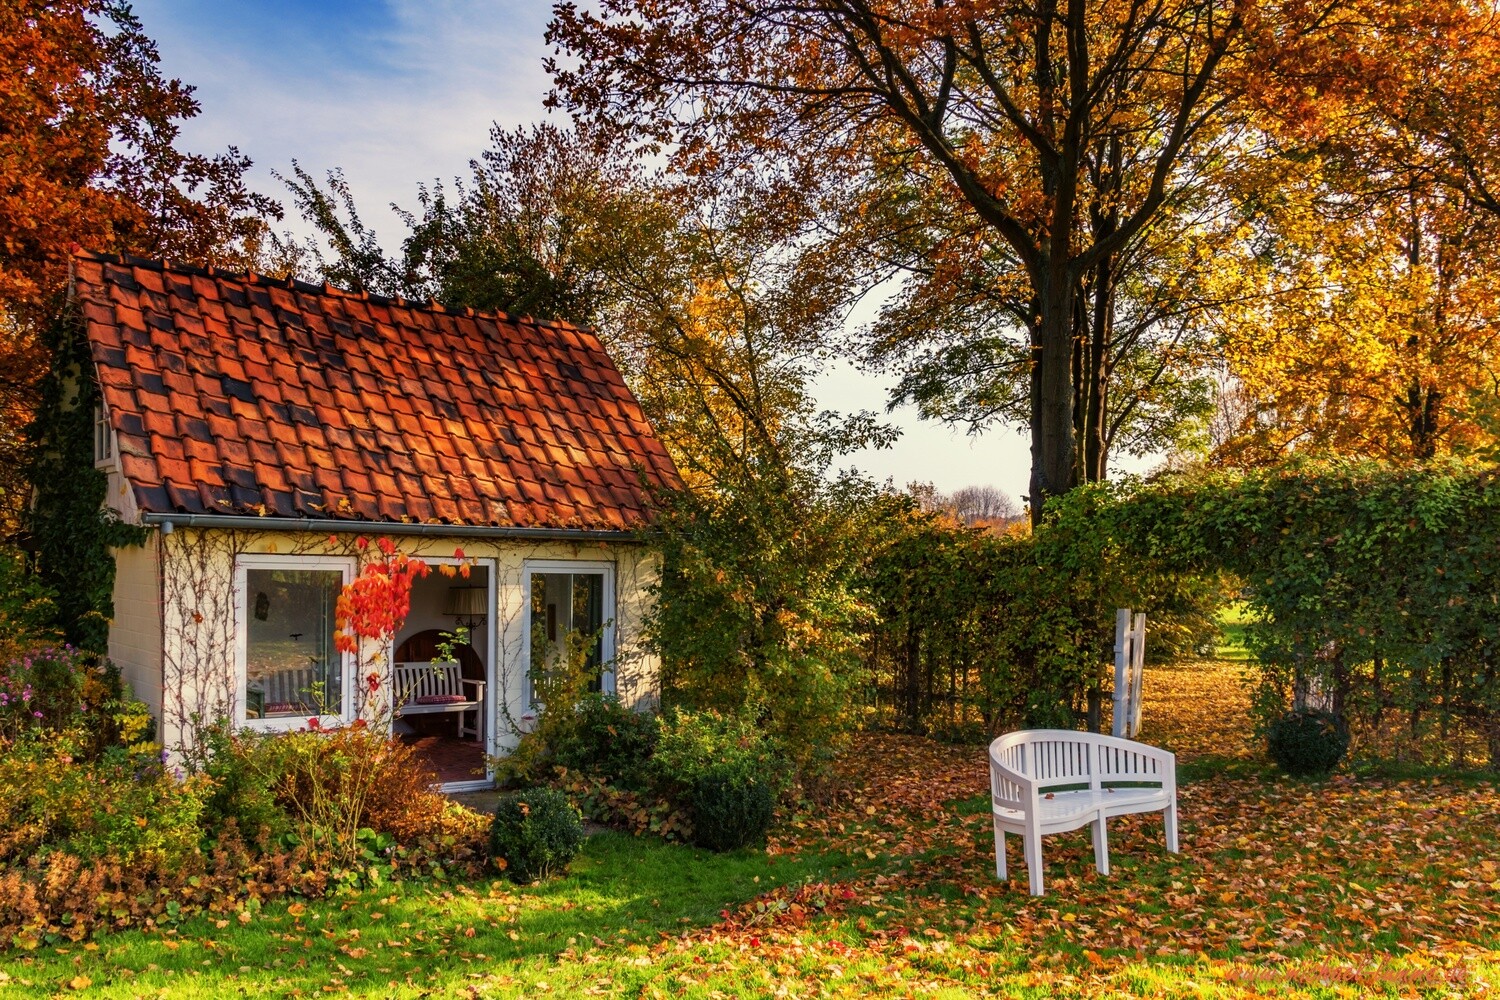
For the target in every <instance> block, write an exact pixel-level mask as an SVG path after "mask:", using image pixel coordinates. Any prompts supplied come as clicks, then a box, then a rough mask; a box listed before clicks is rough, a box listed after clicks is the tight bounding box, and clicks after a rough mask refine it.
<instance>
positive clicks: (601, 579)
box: [527, 563, 614, 701]
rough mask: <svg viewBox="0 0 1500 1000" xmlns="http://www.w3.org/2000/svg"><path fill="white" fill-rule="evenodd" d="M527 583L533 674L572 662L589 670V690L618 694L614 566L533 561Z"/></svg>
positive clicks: (574, 665)
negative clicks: (613, 668)
mask: <svg viewBox="0 0 1500 1000" xmlns="http://www.w3.org/2000/svg"><path fill="white" fill-rule="evenodd" d="M527 585H528V588H527V589H528V590H529V591H530V603H529V606H528V611H529V612H530V616H531V620H530V627H529V628H528V630H527V634H528V637H529V638H530V645H531V663H530V667H531V676H532V678H533V679H535V678H536V677H539V676H542V675H543V674H544V673H551V672H553V671H556V670H559V669H562V668H564V667H565V666H568V665H571V666H572V667H573V668H575V669H580V670H583V671H585V672H587V673H588V674H589V681H588V687H589V690H591V691H604V692H606V693H613V691H614V674H613V672H612V671H611V670H610V669H609V666H610V661H611V660H612V659H613V657H614V635H613V617H614V614H613V604H614V569H613V567H611V566H608V565H602V564H594V563H581V564H578V565H576V566H574V565H571V564H568V563H533V564H528V567H527ZM528 700H531V701H534V700H535V694H534V692H530V697H529V699H528Z"/></svg>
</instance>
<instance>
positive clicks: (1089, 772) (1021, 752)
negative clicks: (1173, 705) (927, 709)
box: [990, 729, 1176, 804]
mask: <svg viewBox="0 0 1500 1000" xmlns="http://www.w3.org/2000/svg"><path fill="white" fill-rule="evenodd" d="M990 755H991V757H992V758H993V759H994V760H995V761H996V762H998V763H999V764H1001V765H1002V766H1004V767H1006V768H1009V769H1010V770H1011V771H1014V772H1015V773H1016V774H1018V775H1020V776H1022V777H1024V778H1027V779H1029V780H1030V781H1031V782H1032V783H1033V784H1032V788H1033V789H1036V790H1040V791H1046V790H1047V789H1048V788H1059V787H1065V786H1079V785H1086V786H1088V787H1089V788H1091V789H1094V790H1096V791H1097V790H1098V789H1100V788H1102V787H1104V786H1106V785H1111V784H1118V783H1121V782H1130V783H1132V784H1156V785H1163V786H1172V787H1175V784H1176V782H1175V779H1174V776H1173V768H1172V767H1171V766H1170V764H1169V762H1170V761H1171V756H1170V755H1169V754H1166V753H1165V752H1164V751H1161V750H1158V749H1157V748H1155V747H1151V746H1147V745H1145V744H1141V743H1136V742H1134V741H1132V740H1124V739H1119V738H1116V737H1113V736H1102V735H1100V734H1098V733H1079V732H1073V731H1071V730H1067V729H1028V730H1021V731H1018V732H1014V733H1006V734H1005V735H1004V736H1001V737H999V738H997V739H996V740H995V741H994V742H993V743H991V744H990ZM990 794H991V795H992V796H993V797H994V799H995V802H996V804H1012V803H1017V802H1024V801H1025V799H1026V789H1025V788H1023V787H1022V786H1021V785H1019V784H1017V783H1016V782H1014V781H1011V780H1009V779H1007V778H1006V777H1005V776H1004V775H1003V774H1001V773H999V772H998V770H997V769H996V768H994V767H991V768H990Z"/></svg>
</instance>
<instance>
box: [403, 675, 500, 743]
mask: <svg viewBox="0 0 1500 1000" xmlns="http://www.w3.org/2000/svg"><path fill="white" fill-rule="evenodd" d="M391 681H392V685H393V687H392V690H393V691H394V692H395V696H396V698H397V699H398V705H397V712H398V714H399V715H431V714H433V713H436V712H453V713H455V714H457V716H458V738H459V739H463V738H464V737H465V736H472V737H474V738H475V739H479V738H480V728H481V726H482V724H483V723H482V715H483V713H482V711H481V708H482V706H483V704H484V681H476V680H471V679H469V678H466V677H464V675H463V668H462V667H461V666H460V665H459V664H457V663H455V662H451V661H450V662H447V663H397V664H396V665H395V666H394V667H393V668H392V671H391ZM469 712H473V713H474V724H473V725H472V726H469V725H465V724H464V721H465V716H466V715H467V714H468V713H469Z"/></svg>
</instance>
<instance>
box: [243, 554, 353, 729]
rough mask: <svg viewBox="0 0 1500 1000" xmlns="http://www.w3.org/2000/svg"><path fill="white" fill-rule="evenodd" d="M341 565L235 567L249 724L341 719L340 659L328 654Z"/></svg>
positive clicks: (342, 677)
mask: <svg viewBox="0 0 1500 1000" xmlns="http://www.w3.org/2000/svg"><path fill="white" fill-rule="evenodd" d="M345 578H346V571H345V568H344V567H343V566H340V565H332V566H330V565H326V564H324V565H298V564H297V563H296V562H295V561H292V560H282V561H281V563H280V564H275V565H268V564H265V563H260V564H256V563H251V564H247V565H242V566H241V568H240V584H241V586H240V593H241V595H242V602H243V603H242V608H243V617H242V618H241V621H242V623H243V624H242V627H241V630H240V643H241V648H240V652H241V655H242V657H243V659H242V662H243V664H244V669H243V672H242V673H241V677H242V684H243V685H244V686H243V688H242V689H241V696H242V702H241V704H242V705H243V706H244V717H245V721H246V722H247V723H253V722H255V721H265V720H278V719H286V720H298V721H300V720H305V719H307V718H309V717H311V716H343V715H345V708H346V701H347V697H348V693H347V691H346V687H347V684H346V678H345V671H344V656H343V654H342V653H340V652H339V651H338V650H337V649H335V648H334V609H335V606H336V605H337V603H338V597H339V591H340V590H341V589H342V588H343V586H344V581H345Z"/></svg>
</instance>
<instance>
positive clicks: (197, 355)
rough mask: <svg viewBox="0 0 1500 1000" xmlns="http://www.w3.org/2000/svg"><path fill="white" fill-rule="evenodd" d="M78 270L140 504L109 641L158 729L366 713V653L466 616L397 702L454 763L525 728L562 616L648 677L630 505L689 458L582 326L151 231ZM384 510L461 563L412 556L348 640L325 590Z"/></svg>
mask: <svg viewBox="0 0 1500 1000" xmlns="http://www.w3.org/2000/svg"><path fill="white" fill-rule="evenodd" d="M75 272H76V279H75V285H74V294H75V296H76V299H77V304H78V313H79V314H80V316H81V318H82V323H83V325H84V330H85V333H86V336H87V338H88V341H89V345H90V349H91V351H92V355H93V360H94V364H95V366H96V369H97V373H98V378H99V385H100V389H101V396H102V405H101V407H100V409H99V411H98V413H97V414H96V417H97V419H96V434H95V457H96V462H97V465H98V467H99V468H100V469H102V470H104V471H105V472H107V474H108V476H109V482H110V490H109V501H108V502H109V504H110V506H111V507H112V508H113V509H114V511H115V512H116V513H117V514H118V515H119V517H120V518H121V519H122V520H124V521H126V522H128V523H132V524H139V525H143V526H145V527H146V528H148V529H150V533H149V537H148V541H147V542H146V544H145V545H144V546H143V547H135V548H126V549H121V550H119V551H117V552H116V553H115V556H116V560H117V575H116V580H115V591H114V602H115V617H114V621H113V624H112V627H111V631H110V643H109V652H110V656H111V657H112V658H113V659H114V661H115V662H116V663H117V664H118V665H119V666H120V668H121V670H122V672H123V674H124V677H125V679H126V680H127V681H128V683H129V684H130V685H131V688H132V689H133V691H134V693H135V695H136V697H138V698H140V699H141V700H143V701H145V702H146V703H147V704H148V705H149V706H150V707H151V709H152V711H153V712H154V713H155V714H156V717H157V719H158V722H159V724H160V735H161V738H162V740H163V742H164V744H165V745H166V746H167V747H169V748H175V749H179V750H180V749H181V748H183V747H186V746H189V745H191V744H193V743H194V741H195V740H196V738H197V732H198V729H199V727H200V726H201V725H202V724H204V723H205V722H209V721H213V720H217V719H230V720H232V721H233V723H234V725H236V726H238V727H245V728H251V729H264V730H278V729H288V728H297V727H302V726H306V725H308V724H309V721H310V720H316V724H318V725H325V726H326V725H336V724H341V723H348V722H352V721H353V719H354V718H355V715H356V714H357V713H358V712H359V711H361V710H362V709H361V706H362V705H364V704H365V702H366V699H364V698H363V697H362V694H364V693H365V692H364V689H363V688H362V687H361V685H366V684H369V683H370V680H369V676H368V674H366V673H364V672H363V671H365V670H366V669H367V664H369V663H380V664H383V666H382V667H380V669H381V670H383V671H384V675H383V678H382V681H381V683H382V684H383V689H384V690H390V689H391V688H390V684H391V678H392V674H393V670H396V669H399V668H393V666H392V665H398V664H402V663H414V662H427V661H430V660H431V659H432V658H433V655H434V651H435V647H436V646H437V644H438V642H439V641H441V639H442V633H444V632H449V633H451V632H453V631H454V630H455V628H456V626H463V627H465V628H467V629H468V630H469V634H470V635H471V639H470V642H469V644H468V645H467V646H464V647H460V648H459V649H458V650H457V652H456V653H455V654H454V659H455V660H456V661H457V663H458V666H457V667H452V668H449V669H448V671H447V673H446V674H445V675H444V676H443V677H441V678H439V680H440V681H441V682H442V683H441V684H440V685H439V686H438V687H436V688H433V687H432V685H431V684H428V685H427V686H424V688H423V689H422V691H421V692H418V693H417V694H416V696H415V697H412V698H409V699H408V704H407V706H406V709H405V710H404V711H402V712H401V713H400V714H399V716H398V717H397V718H396V719H395V722H394V725H395V727H396V729H397V731H398V732H399V733H402V734H404V735H405V736H406V737H407V738H410V739H413V740H417V741H420V743H421V744H422V746H423V749H424V751H425V752H428V753H430V754H431V756H432V760H433V762H434V764H436V765H437V766H438V767H439V768H440V774H441V776H442V777H443V778H444V779H446V780H447V781H448V782H449V784H450V787H460V786H462V785H463V784H466V783H468V782H471V781H472V782H475V783H479V782H482V781H483V780H484V778H485V775H484V770H483V759H484V754H485V753H486V752H488V753H490V754H495V753H499V752H502V751H503V750H504V749H505V748H506V747H508V746H510V745H513V743H514V740H515V739H516V737H517V732H518V729H520V728H522V727H524V725H525V722H524V719H525V717H526V716H527V715H528V712H529V706H530V704H531V692H530V690H529V682H528V677H529V675H530V670H529V665H530V664H531V663H532V661H533V658H534V657H539V656H541V657H545V656H546V655H551V653H549V651H555V649H556V648H557V647H558V646H559V645H560V644H562V643H563V642H565V641H566V637H567V636H569V635H570V634H571V635H575V636H576V635H582V636H597V640H595V642H594V644H593V646H592V648H591V649H590V650H589V651H588V654H587V655H588V657H589V662H590V663H592V664H594V665H596V666H597V669H598V671H599V676H598V680H597V683H598V684H599V686H600V687H601V688H602V689H604V690H606V691H613V692H615V693H617V694H618V695H619V696H620V697H621V698H622V699H624V700H625V701H626V702H627V703H631V704H636V705H643V704H647V703H650V702H651V701H652V700H654V699H655V698H656V697H657V693H658V665H657V663H656V662H655V660H654V659H653V658H652V656H651V655H649V654H648V653H647V652H646V651H645V649H644V648H643V646H642V642H641V631H640V630H641V624H642V619H643V615H644V614H645V612H646V610H647V607H648V601H649V599H650V598H649V596H648V595H649V588H650V586H651V584H652V583H653V582H654V581H655V580H656V579H657V575H658V572H659V561H658V556H657V554H656V553H655V552H654V551H653V549H652V548H651V547H650V545H649V544H647V543H646V542H645V541H644V540H643V535H642V531H641V529H642V528H644V527H646V526H647V524H648V519H649V502H648V497H649V490H650V489H651V488H653V487H658V486H675V485H677V483H678V477H677V473H676V470H675V469H674V468H673V465H672V462H671V459H670V458H669V457H668V455H667V453H666V450H665V449H664V448H663V447H662V444H661V442H660V441H659V440H658V439H657V438H656V436H655V434H654V433H653V431H652V429H651V427H650V425H649V424H648V422H647V421H646V419H645V417H644V415H643V414H642V412H641V408H640V405H639V403H637V401H636V400H635V398H634V397H633V396H632V395H631V392H630V390H629V389H628V388H626V386H625V383H624V381H623V380H622V379H621V377H620V374H619V372H618V371H617V370H616V368H615V366H614V364H613V363H612V361H611V360H610V358H609V356H608V354H606V352H605V351H604V348H603V347H602V346H601V345H600V343H599V340H598V338H597V337H596V336H595V335H594V334H593V333H591V332H589V331H587V330H581V329H578V328H576V327H573V326H571V325H568V324H565V323H556V322H547V321H540V320H533V319H530V318H525V317H521V318H518V317H513V316H508V315H505V314H485V313H475V312H474V311H472V310H450V309H444V308H442V307H440V306H438V305H437V304H436V303H430V304H421V305H419V304H416V303H412V302H407V301H403V300H401V299H385V298H381V297H378V296H373V295H367V294H358V293H350V292H345V291H340V290H338V289H335V288H332V287H330V286H323V287H318V286H313V285H309V284H306V283H303V282H297V281H283V280H273V279H270V278H266V277H262V276H258V275H255V274H231V273H225V272H222V271H217V270H211V269H210V270H200V269H193V268H185V267H178V266H174V265H167V264H164V263H159V262H151V261H144V260H138V259H134V258H125V259H120V258H115V257H107V256H97V255H91V254H81V255H79V256H78V258H77V260H76V266H75ZM381 537H385V538H388V539H390V541H391V542H393V543H395V545H396V546H397V547H398V548H399V549H400V550H401V551H404V552H407V553H409V554H411V555H412V556H414V557H420V558H422V559H423V560H425V561H426V562H427V563H428V564H429V565H431V566H433V567H434V568H439V569H440V568H441V567H442V566H443V565H448V566H450V567H451V568H452V569H457V568H459V567H460V566H462V568H463V569H464V570H465V571H466V572H467V576H463V575H459V574H458V573H454V575H451V576H449V575H445V574H444V573H441V572H433V573H431V574H429V575H428V576H426V577H425V578H422V579H419V580H417V581H416V582H415V584H414V588H413V591H412V601H411V613H410V615H409V617H408V618H407V620H406V622H405V625H404V626H403V627H402V629H401V630H400V632H399V633H398V634H397V636H396V637H395V639H394V641H393V642H392V643H391V646H390V648H389V649H385V650H378V651H375V652H376V653H377V654H379V655H374V656H371V655H368V653H369V651H366V652H362V653H360V654H358V655H354V654H347V653H341V652H339V651H338V649H337V648H336V646H335V642H334V636H335V624H334V608H335V604H336V602H337V599H338V596H339V593H340V591H341V589H342V588H343V587H344V586H345V585H346V584H348V583H349V582H350V581H351V580H353V579H354V578H355V576H356V575H357V574H358V573H359V572H360V570H361V567H362V565H363V562H364V561H365V560H369V559H371V558H378V549H377V547H376V546H375V545H373V544H370V545H365V544H363V543H361V542H360V541H359V540H360V539H366V540H369V541H374V540H375V539H378V538H381ZM459 553H461V555H460V554H459ZM543 647H545V649H544V648H543ZM430 676H432V675H431V674H430V673H424V677H430ZM419 701H420V704H419V703H418V702H419ZM385 717H386V718H389V713H387V714H386V716H385Z"/></svg>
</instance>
